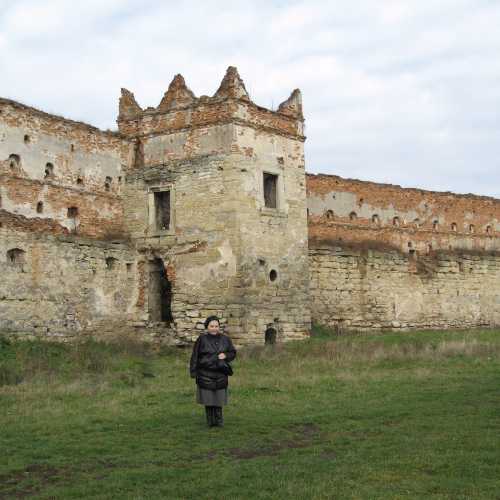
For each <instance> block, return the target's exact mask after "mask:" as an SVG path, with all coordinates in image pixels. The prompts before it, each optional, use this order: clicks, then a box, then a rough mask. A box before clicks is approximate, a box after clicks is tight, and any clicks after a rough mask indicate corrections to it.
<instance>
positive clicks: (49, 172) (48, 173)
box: [44, 162, 54, 179]
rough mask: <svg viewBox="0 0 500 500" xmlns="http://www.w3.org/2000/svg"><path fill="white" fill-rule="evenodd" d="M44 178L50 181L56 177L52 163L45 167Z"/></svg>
mask: <svg viewBox="0 0 500 500" xmlns="http://www.w3.org/2000/svg"><path fill="white" fill-rule="evenodd" d="M44 177H45V179H50V178H51V177H54V165H53V164H52V163H50V162H48V163H47V164H46V165H45V174H44Z"/></svg>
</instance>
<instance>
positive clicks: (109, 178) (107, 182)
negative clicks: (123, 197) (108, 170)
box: [104, 177, 113, 191]
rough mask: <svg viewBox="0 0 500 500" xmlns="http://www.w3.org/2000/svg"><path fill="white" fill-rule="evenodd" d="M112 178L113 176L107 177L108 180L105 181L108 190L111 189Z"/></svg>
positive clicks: (105, 187)
mask: <svg viewBox="0 0 500 500" xmlns="http://www.w3.org/2000/svg"><path fill="white" fill-rule="evenodd" d="M112 180H113V179H112V178H111V177H106V180H105V181H104V189H105V190H106V191H109V190H110V189H111V182H112Z"/></svg>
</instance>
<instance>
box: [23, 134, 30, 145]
mask: <svg viewBox="0 0 500 500" xmlns="http://www.w3.org/2000/svg"><path fill="white" fill-rule="evenodd" d="M23 141H24V144H29V143H30V142H31V138H30V136H29V135H28V134H24V138H23Z"/></svg>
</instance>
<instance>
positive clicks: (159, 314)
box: [148, 258, 173, 323]
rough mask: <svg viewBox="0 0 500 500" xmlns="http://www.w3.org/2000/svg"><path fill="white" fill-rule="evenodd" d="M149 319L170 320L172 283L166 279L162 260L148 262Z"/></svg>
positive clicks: (168, 321) (157, 320) (169, 321)
mask: <svg viewBox="0 0 500 500" xmlns="http://www.w3.org/2000/svg"><path fill="white" fill-rule="evenodd" d="M148 304H149V319H150V321H154V322H165V323H171V322H172V319H173V318H172V284H171V283H170V281H168V278H167V274H166V272H165V265H164V263H163V260H162V259H160V258H156V259H154V260H152V261H150V263H149V300H148Z"/></svg>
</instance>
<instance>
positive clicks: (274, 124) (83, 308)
mask: <svg viewBox="0 0 500 500" xmlns="http://www.w3.org/2000/svg"><path fill="white" fill-rule="evenodd" d="M304 141H305V136H304V117H303V115H302V103H301V95H300V92H299V91H298V90H295V91H293V93H292V94H291V96H290V97H289V98H288V99H287V100H285V101H284V102H283V103H281V104H280V105H279V107H278V109H277V110H276V111H274V110H268V109H265V108H262V107H260V106H258V105H256V104H255V103H253V102H252V101H251V99H250V97H249V95H248V93H247V91H246V89H245V86H244V84H243V81H242V80H241V78H240V77H239V75H238V72H237V71H236V69H235V68H233V67H230V68H228V70H227V73H226V75H225V77H224V79H223V80H222V83H221V84H220V87H219V89H218V90H217V92H216V93H215V94H214V95H213V96H212V97H209V96H201V97H196V96H195V95H194V94H193V93H192V92H191V91H190V90H189V88H188V87H187V86H186V84H185V82H184V79H183V78H182V76H180V75H177V76H176V77H175V78H174V79H173V81H172V83H171V84H170V86H169V88H168V90H167V91H166V93H165V95H164V96H163V98H162V99H161V102H160V103H159V105H158V106H157V107H150V108H146V109H142V108H141V107H140V106H139V105H138V103H137V102H136V100H135V98H134V96H133V94H132V93H131V92H129V91H127V90H125V89H122V95H121V99H120V105H119V116H118V131H117V132H110V131H102V130H99V129H97V128H95V127H92V126H90V125H87V124H84V123H80V122H75V121H71V120H68V119H65V118H62V117H59V116H54V115H51V114H48V113H44V112H42V111H39V110H36V109H33V108H31V107H28V106H25V105H23V104H20V103H18V102H14V101H11V100H8V99H0V237H1V239H0V270H1V280H0V332H3V333H8V334H17V335H25V336H40V337H58V338H70V337H75V336H80V335H85V334H92V335H97V336H99V335H108V334H110V335H125V334H127V335H133V336H136V337H138V338H144V339H150V340H153V341H156V342H166V343H183V342H188V341H190V340H192V339H193V338H194V337H195V336H196V335H197V334H198V332H199V330H201V329H202V328H203V320H204V319H205V318H206V317H207V316H208V315H210V314H217V315H218V316H220V317H221V318H222V322H223V325H224V328H225V330H226V331H227V332H228V333H229V334H230V335H231V336H232V337H233V338H234V340H235V341H236V342H237V343H239V344H245V343H264V342H275V341H282V340H289V339H300V338H304V337H305V336H307V335H308V333H309V331H310V327H311V321H312V322H316V323H319V324H324V325H329V326H333V327H339V328H347V329H348V328H352V329H371V328H374V329H375V328H450V327H475V326H495V325H499V324H500V279H499V278H500V252H499V250H500V238H499V236H500V200H496V199H493V198H488V197H483V196H474V195H455V194H451V193H438V192H430V191H424V190H419V189H402V188H400V187H399V186H392V185H381V184H375V183H370V182H362V181H356V180H349V179H343V178H340V177H337V176H330V175H309V174H306V171H305V161H304V148H303V146H304Z"/></svg>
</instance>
